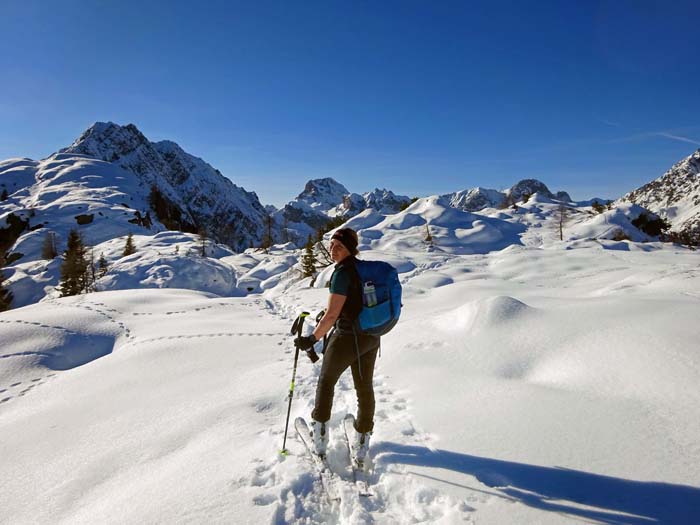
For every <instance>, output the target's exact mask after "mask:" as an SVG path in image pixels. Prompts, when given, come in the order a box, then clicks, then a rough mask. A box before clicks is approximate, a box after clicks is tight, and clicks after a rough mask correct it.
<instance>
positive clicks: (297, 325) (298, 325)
mask: <svg viewBox="0 0 700 525" xmlns="http://www.w3.org/2000/svg"><path fill="white" fill-rule="evenodd" d="M308 315H309V312H301V314H299V317H297V318H296V319H295V320H294V324H292V334H293V335H294V334H296V336H297V337H301V329H302V327H303V326H304V319H305V318H306V317H308ZM294 348H295V349H296V350H295V352H294V369H293V371H292V383H291V384H290V385H289V406H288V407H287V421H286V423H285V424H284V441H283V442H282V450H280V454H282V455H284V456H286V455H287V453H288V450H287V430H288V428H289V414H290V413H291V412H292V398H293V397H294V380H295V379H296V375H297V363H298V362H299V347H298V346H296V345H294Z"/></svg>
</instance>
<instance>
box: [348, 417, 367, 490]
mask: <svg viewBox="0 0 700 525" xmlns="http://www.w3.org/2000/svg"><path fill="white" fill-rule="evenodd" d="M353 432H355V416H353V415H352V414H348V415H346V416H345V419H343V433H344V434H345V445H346V447H347V449H348V459H349V460H350V468H351V469H352V480H353V482H354V483H355V486H356V487H357V489H358V491H359V494H360V496H364V497H369V496H371V495H372V494H371V493H370V491H369V476H368V475H367V470H366V467H367V465H368V460H365V461H363V462H359V461H357V459H356V458H355V457H353V453H352V446H351V444H350V443H351V442H350V436H351V435H353Z"/></svg>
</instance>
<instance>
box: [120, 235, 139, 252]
mask: <svg viewBox="0 0 700 525" xmlns="http://www.w3.org/2000/svg"><path fill="white" fill-rule="evenodd" d="M133 253H136V246H134V237H133V235H132V234H131V233H129V235H128V236H127V237H126V244H125V245H124V253H122V257H126V256H127V255H131V254H133Z"/></svg>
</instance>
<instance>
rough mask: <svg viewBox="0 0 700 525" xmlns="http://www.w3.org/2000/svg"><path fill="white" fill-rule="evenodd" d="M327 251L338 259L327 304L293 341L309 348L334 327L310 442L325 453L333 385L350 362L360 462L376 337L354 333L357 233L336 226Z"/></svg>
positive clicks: (370, 412) (370, 418)
mask: <svg viewBox="0 0 700 525" xmlns="http://www.w3.org/2000/svg"><path fill="white" fill-rule="evenodd" d="M330 253H331V258H332V259H333V262H335V263H336V264H335V270H334V271H333V275H332V276H331V282H330V294H331V295H330V297H329V298H328V308H327V309H326V313H325V315H324V316H323V318H322V319H321V321H320V322H319V324H318V326H317V327H316V329H315V330H314V332H313V334H311V335H310V336H306V337H298V338H297V339H295V341H294V343H295V344H296V345H297V346H298V347H299V348H300V349H302V350H308V349H310V348H312V347H313V345H314V344H315V343H316V342H317V341H319V340H320V339H321V338H323V336H324V335H326V333H328V331H329V330H330V329H331V327H333V326H334V330H333V332H331V336H330V338H329V340H328V345H327V347H326V350H325V352H324V354H323V356H324V357H323V364H322V366H321V374H320V376H319V378H318V384H317V385H316V403H315V406H314V410H313V412H312V413H311V418H312V422H311V432H312V434H313V438H314V447H315V449H316V453H317V454H319V455H325V454H326V447H327V445H328V430H327V428H326V423H327V422H328V420H329V419H330V418H331V407H332V406H333V393H334V390H335V384H336V383H337V382H338V379H339V378H340V376H341V375H342V373H343V372H344V371H345V370H346V369H347V368H348V367H351V369H352V379H353V382H354V383H355V391H356V392H357V405H358V408H357V420H356V422H355V430H356V436H355V439H354V440H353V452H354V454H355V457H356V460H357V461H358V462H362V461H363V460H364V458H365V457H366V455H367V451H368V449H369V438H370V435H371V433H372V429H373V428H374V385H373V383H372V380H373V376H374V363H375V360H376V358H377V351H378V350H379V337H378V336H372V335H365V334H358V333H356V331H355V330H354V323H355V320H356V319H357V316H358V315H359V314H360V310H361V309H362V290H361V289H360V280H359V277H358V275H357V270H356V269H355V262H356V259H355V256H356V255H357V254H358V253H359V252H358V250H357V233H356V232H355V231H354V230H352V229H351V228H341V229H339V230H337V231H336V232H335V233H334V234H333V237H331V243H330Z"/></svg>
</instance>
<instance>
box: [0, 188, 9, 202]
mask: <svg viewBox="0 0 700 525" xmlns="http://www.w3.org/2000/svg"><path fill="white" fill-rule="evenodd" d="M7 197H8V195H7V188H3V190H2V195H0V201H6V200H7Z"/></svg>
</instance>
